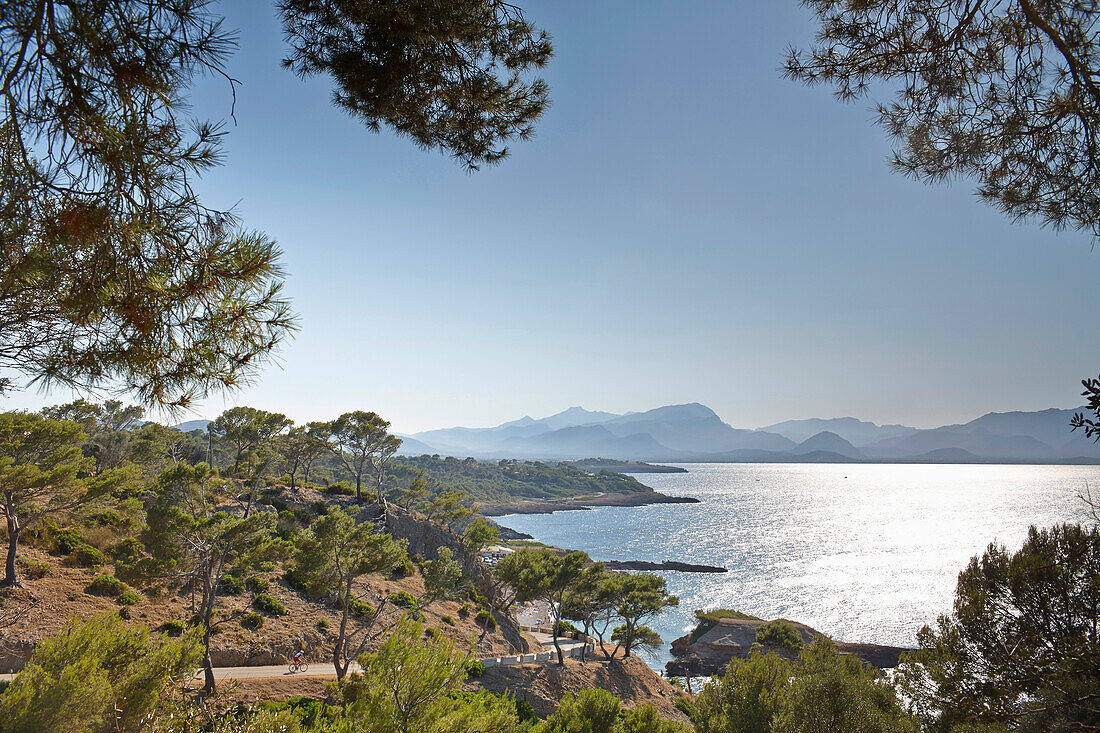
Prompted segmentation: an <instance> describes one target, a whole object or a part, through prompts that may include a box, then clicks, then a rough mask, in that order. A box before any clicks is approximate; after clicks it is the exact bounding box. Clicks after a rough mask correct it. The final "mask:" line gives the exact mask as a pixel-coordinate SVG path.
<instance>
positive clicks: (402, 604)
mask: <svg viewBox="0 0 1100 733" xmlns="http://www.w3.org/2000/svg"><path fill="white" fill-rule="evenodd" d="M390 603H392V604H393V605H395V606H397V607H398V608H408V609H412V608H419V607H420V604H419V603H417V601H416V598H415V597H413V596H412V595H411V594H409V593H406V592H405V591H403V590H399V591H397V592H396V593H391V594H390Z"/></svg>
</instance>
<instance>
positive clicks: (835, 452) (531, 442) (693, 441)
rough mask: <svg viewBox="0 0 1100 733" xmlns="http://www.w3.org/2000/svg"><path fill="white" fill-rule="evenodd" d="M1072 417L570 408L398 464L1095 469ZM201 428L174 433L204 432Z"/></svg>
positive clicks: (424, 438)
mask: <svg viewBox="0 0 1100 733" xmlns="http://www.w3.org/2000/svg"><path fill="white" fill-rule="evenodd" d="M1084 410H1085V408H1077V409H1074V410H1058V409H1050V410H1041V411H1039V412H991V413H989V414H987V415H982V416H981V417H979V418H977V419H976V420H971V421H970V422H968V423H964V424H962V425H944V426H943V427H938V428H931V429H918V428H912V427H908V426H905V425H876V424H875V423H872V422H865V421H862V420H857V419H855V418H853V417H837V418H829V419H821V418H813V419H809V420H787V421H786V422H781V423H776V424H775V425H769V426H767V427H764V428H759V429H756V430H748V429H739V428H734V427H732V426H730V425H728V424H726V423H725V422H723V421H722V419H721V418H720V417H718V415H716V414H715V413H714V411H713V410H711V409H710V408H709V407H706V406H705V405H700V404H698V403H695V402H693V403H691V404H687V405H668V406H666V407H658V408H656V409H654V410H649V411H647V412H628V413H626V414H625V415H617V414H614V413H610V412H592V411H590V410H586V409H584V408H583V407H570V408H569V409H568V410H565V411H564V412H559V413H558V414H556V415H551V416H550V417H544V418H542V419H539V420H536V419H534V418H530V417H524V418H520V419H519V420H513V421H511V422H506V423H504V424H502V425H497V426H496V427H493V428H446V429H443V430H427V431H424V432H421V433H414V434H413V435H401V436H400V437H401V438H402V441H403V443H402V446H401V453H403V454H405V455H423V454H425V453H427V454H436V453H438V454H440V455H445V456H447V455H450V456H457V457H459V458H465V457H467V456H473V457H474V458H482V459H499V458H529V459H541V460H577V459H582V458H597V457H599V458H614V459H619V460H634V461H639V460H640V461H666V462H667V461H761V462H764V461H775V462H794V461H799V462H850V461H887V462H928V463H983V462H1011V463H1100V445H1097V444H1095V443H1093V442H1092V441H1091V440H1088V439H1087V438H1085V436H1084V435H1083V434H1082V433H1081V432H1080V431H1078V432H1071V431H1070V429H1069V421H1070V417H1071V416H1072V415H1073V413H1075V412H1080V411H1084ZM208 422H209V421H207V420H192V421H190V422H187V423H182V424H181V425H177V426H175V427H178V428H180V429H183V430H185V431H187V430H195V429H205V428H206V424H207V423H208Z"/></svg>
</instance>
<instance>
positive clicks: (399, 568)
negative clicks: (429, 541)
mask: <svg viewBox="0 0 1100 733" xmlns="http://www.w3.org/2000/svg"><path fill="white" fill-rule="evenodd" d="M390 575H391V576H393V577H394V578H411V577H412V576H414V575H416V566H415V565H413V563H412V560H410V559H409V558H407V557H406V558H402V559H401V560H400V561H399V562H397V563H396V564H395V565H394V566H393V567H392V568H390Z"/></svg>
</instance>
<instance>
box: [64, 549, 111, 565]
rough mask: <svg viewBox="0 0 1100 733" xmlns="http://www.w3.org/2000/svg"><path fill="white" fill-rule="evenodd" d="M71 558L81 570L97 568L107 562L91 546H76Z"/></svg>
mask: <svg viewBox="0 0 1100 733" xmlns="http://www.w3.org/2000/svg"><path fill="white" fill-rule="evenodd" d="M71 557H72V561H73V563H75V564H76V565H78V566H80V567H82V568H98V567H99V566H101V565H103V564H104V563H105V562H107V558H106V556H105V555H104V554H103V553H102V552H100V551H99V550H98V549H96V548H95V547H92V546H91V545H78V546H77V548H76V550H75V551H74V552H73V554H72V555H71Z"/></svg>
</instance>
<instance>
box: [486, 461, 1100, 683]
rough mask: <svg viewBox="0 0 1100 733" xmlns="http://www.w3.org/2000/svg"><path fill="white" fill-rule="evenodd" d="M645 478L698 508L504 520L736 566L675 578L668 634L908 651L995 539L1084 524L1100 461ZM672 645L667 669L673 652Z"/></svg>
mask: <svg viewBox="0 0 1100 733" xmlns="http://www.w3.org/2000/svg"><path fill="white" fill-rule="evenodd" d="M682 465H683V466H684V468H686V469H688V473H686V474H684V473H674V474H638V475H637V476H636V477H637V478H638V480H640V481H641V482H642V483H644V484H647V485H648V486H652V487H653V488H654V489H656V490H658V491H660V492H662V493H666V494H671V495H676V496H693V497H695V498H697V499H700V500H701V503H699V504H662V505H655V506H647V507H604V508H599V509H593V510H590V511H572V512H558V513H555V514H538V515H511V516H508V517H501V518H500V521H501V523H502V524H504V525H506V526H508V527H511V528H513V529H516V530H519V531H520V532H527V533H528V534H531V535H533V536H534V537H535V538H536V539H538V540H540V541H543V542H546V543H548V544H552V545H556V546H559V547H567V548H572V549H578V550H584V551H585V552H587V553H589V555H591V556H592V558H593V559H596V560H650V561H654V562H661V561H663V560H680V561H683V562H691V563H701V564H706V565H720V566H723V567H726V568H728V569H729V572H728V573H723V574H715V575H709V574H708V575H703V574H694V573H693V574H688V573H665V574H664V575H665V577H666V578H667V579H668V584H669V588H670V590H671V592H672V593H674V594H676V595H678V596H679V597H680V606H679V608H677V609H674V610H670V611H668V612H666V613H665V614H664V615H663V616H662V617H661V618H659V619H658V620H657V622H656V623H655V624H653V626H654V627H655V628H656V630H657V631H658V632H660V634H661V636H662V637H664V639H665V641H666V643H667V642H671V641H672V639H674V638H676V637H677V636H680V635H682V634H683V633H685V631H686V630H688V629H690V628H691V627H692V626H693V611H694V609H696V608H708V609H709V608H733V609H737V610H740V611H744V612H746V613H750V614H753V615H754V616H760V617H761V618H777V617H783V618H789V619H793V620H797V621H801V622H803V623H806V624H809V625H810V626H812V627H814V628H816V629H818V630H819V631H823V632H825V633H827V634H830V635H832V636H833V638H835V639H837V640H840V641H853V642H871V643H877V644H891V645H897V646H911V645H913V644H914V642H915V639H916V632H917V629H919V628H920V627H921V626H922V625H924V624H928V623H932V622H934V621H935V619H936V616H938V615H939V614H942V613H947V612H949V611H950V610H951V602H952V598H953V597H954V591H955V581H956V579H957V577H958V573H959V571H960V570H962V568H963V567H964V566H965V565H966V563H967V561H968V560H969V559H970V557H972V556H973V555H975V554H978V553H981V552H982V551H983V550H984V549H985V548H986V547H987V546H988V545H989V543H990V542H993V541H997V542H999V543H1002V544H1004V545H1006V546H1007V547H1009V548H1016V547H1019V546H1020V545H1021V543H1022V542H1023V540H1024V538H1025V537H1026V535H1027V529H1028V527H1029V526H1030V525H1032V524H1035V525H1037V526H1040V527H1044V526H1050V525H1053V524H1056V523H1059V522H1064V521H1081V520H1083V519H1084V511H1083V508H1084V504H1083V502H1082V501H1081V500H1080V499H1079V495H1080V494H1081V493H1082V492H1083V491H1084V490H1085V488H1086V485H1089V486H1094V487H1095V486H1096V485H1097V484H1098V483H1100V467H1097V466H999V465H994V466H990V465H970V466H967V465H868V464H857V465H852V464H730V463H714V464H682ZM669 658H670V657H669V655H668V650H667V647H666V648H665V650H664V652H663V653H662V654H661V657H660V659H654V660H650V661H651V662H652V663H653V664H654V666H655V667H657V668H658V669H660V668H662V667H663V663H664V661H665V660H667V659H669Z"/></svg>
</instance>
